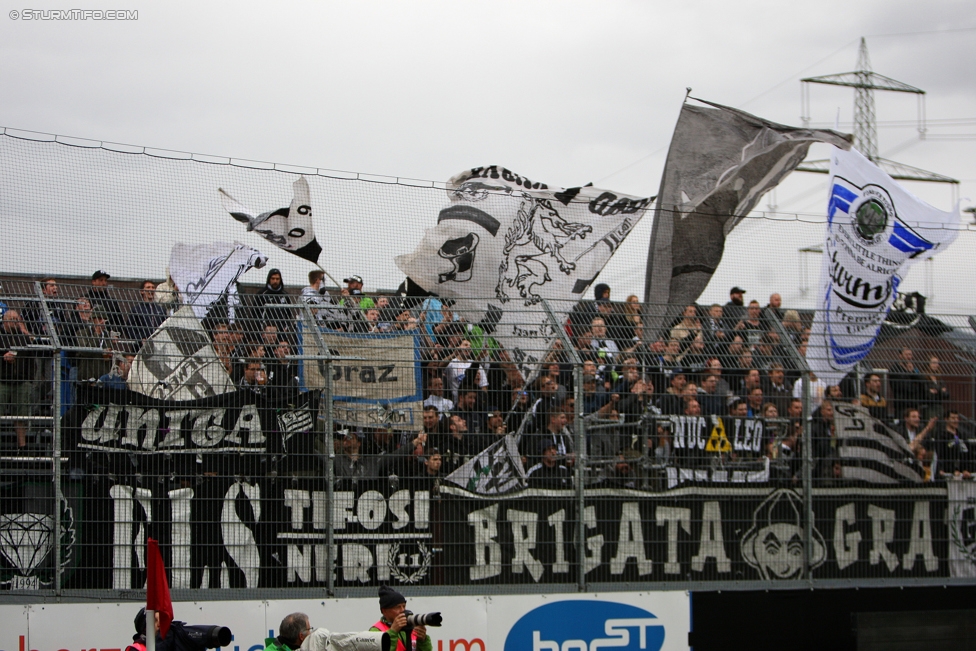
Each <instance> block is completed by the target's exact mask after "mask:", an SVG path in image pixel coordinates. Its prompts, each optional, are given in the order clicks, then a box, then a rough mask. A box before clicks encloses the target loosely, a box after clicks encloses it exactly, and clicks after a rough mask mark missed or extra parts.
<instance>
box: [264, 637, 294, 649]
mask: <svg viewBox="0 0 976 651" xmlns="http://www.w3.org/2000/svg"><path fill="white" fill-rule="evenodd" d="M264 651H294V649H292V648H291V647H290V646H288V645H287V644H285V643H284V642H282V641H281V640H279V639H278V638H276V637H266V638H264Z"/></svg>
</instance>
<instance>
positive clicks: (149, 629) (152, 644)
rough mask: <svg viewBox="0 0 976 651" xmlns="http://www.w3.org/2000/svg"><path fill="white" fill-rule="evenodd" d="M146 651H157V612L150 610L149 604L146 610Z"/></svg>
mask: <svg viewBox="0 0 976 651" xmlns="http://www.w3.org/2000/svg"><path fill="white" fill-rule="evenodd" d="M147 601H148V600H147ZM146 651H156V611H155V610H150V609H149V608H148V603H147V608H146Z"/></svg>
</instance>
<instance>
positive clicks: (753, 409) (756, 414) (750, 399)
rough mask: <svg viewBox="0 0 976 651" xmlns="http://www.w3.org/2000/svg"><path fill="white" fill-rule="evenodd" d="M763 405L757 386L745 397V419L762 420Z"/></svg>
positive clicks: (761, 392)
mask: <svg viewBox="0 0 976 651" xmlns="http://www.w3.org/2000/svg"><path fill="white" fill-rule="evenodd" d="M763 404H764V400H763V390H762V387H761V386H758V385H757V386H754V387H752V388H751V389H749V394H748V395H747V396H746V417H747V418H762V407H763Z"/></svg>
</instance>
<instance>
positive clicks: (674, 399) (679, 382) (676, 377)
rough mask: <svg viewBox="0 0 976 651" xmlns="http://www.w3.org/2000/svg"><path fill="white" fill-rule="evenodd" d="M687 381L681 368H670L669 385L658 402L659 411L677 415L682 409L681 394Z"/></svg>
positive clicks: (682, 400)
mask: <svg viewBox="0 0 976 651" xmlns="http://www.w3.org/2000/svg"><path fill="white" fill-rule="evenodd" d="M687 383H688V379H687V377H686V376H685V372H684V370H683V369H680V368H676V369H673V370H672V372H671V382H670V386H668V388H667V390H666V391H665V393H664V395H663V396H661V399H660V401H659V403H658V406H659V407H660V409H661V413H663V414H668V415H678V414H681V412H683V411H684V399H683V398H682V395H683V393H684V389H685V385H686V384H687Z"/></svg>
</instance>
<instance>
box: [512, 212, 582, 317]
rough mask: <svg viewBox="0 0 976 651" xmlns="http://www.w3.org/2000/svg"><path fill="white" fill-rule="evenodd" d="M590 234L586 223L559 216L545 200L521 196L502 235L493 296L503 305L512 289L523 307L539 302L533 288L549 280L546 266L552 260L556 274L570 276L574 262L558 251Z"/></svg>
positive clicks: (539, 298) (538, 297) (550, 278)
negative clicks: (510, 222) (520, 200)
mask: <svg viewBox="0 0 976 651" xmlns="http://www.w3.org/2000/svg"><path fill="white" fill-rule="evenodd" d="M592 232H593V228H592V227H591V226H589V225H588V224H582V223H579V222H569V221H566V220H565V219H563V218H562V217H560V216H559V211H558V210H556V209H555V208H554V207H553V205H552V202H551V201H549V200H548V199H535V198H533V197H531V196H530V195H528V194H523V195H522V204H521V205H520V206H519V209H518V214H517V215H516V216H515V219H514V221H513V222H512V225H511V227H509V229H508V232H507V233H505V248H504V249H503V250H502V256H503V257H502V261H501V264H499V267H498V285H497V286H496V287H495V296H496V297H497V298H498V300H500V301H502V302H503V303H505V302H507V301H508V300H509V299H510V297H509V295H508V291H507V290H508V289H509V288H512V287H515V288H518V292H519V296H521V297H522V298H523V299H525V304H526V305H527V306H528V305H535V304H536V303H538V302H540V301H541V300H542V297H541V296H540V295H539V294H537V293H536V289H537V288H539V287H541V286H543V285H545V284H546V283H547V282H549V281H550V280H552V277H551V276H550V275H549V265H548V264H546V263H547V262H549V263H550V264H551V260H555V261H556V262H557V263H558V264H559V270H560V271H562V272H563V273H564V274H566V275H569V274H570V273H572V272H573V270H574V269H576V262H575V261H571V260H567V259H566V258H565V257H564V256H563V253H562V248H563V247H564V246H565V245H566V244H567V243H568V242H571V241H572V240H575V239H576V238H579V239H581V240H583V239H586V234H587V233H592Z"/></svg>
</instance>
